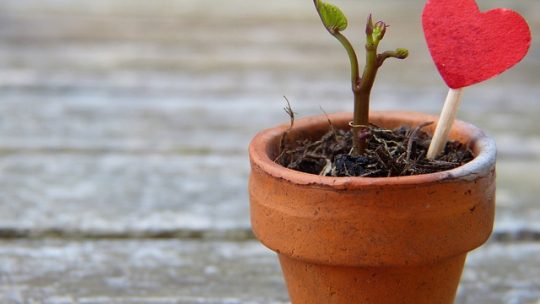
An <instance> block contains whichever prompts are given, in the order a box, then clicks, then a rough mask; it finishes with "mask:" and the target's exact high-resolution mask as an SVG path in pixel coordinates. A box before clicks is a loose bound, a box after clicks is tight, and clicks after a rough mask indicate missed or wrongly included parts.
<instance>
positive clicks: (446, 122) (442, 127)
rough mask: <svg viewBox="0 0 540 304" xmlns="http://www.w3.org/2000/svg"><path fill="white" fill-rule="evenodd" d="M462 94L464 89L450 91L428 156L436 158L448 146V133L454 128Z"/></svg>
mask: <svg viewBox="0 0 540 304" xmlns="http://www.w3.org/2000/svg"><path fill="white" fill-rule="evenodd" d="M461 96H463V89H462V88H460V89H450V91H448V96H447V97H446V101H445V102H444V107H443V110H442V112H441V116H440V118H439V122H438V123H437V128H436V129H435V134H434V135H433V139H432V140H431V144H430V146H429V150H428V154H427V158H428V159H435V158H436V157H437V156H438V155H439V154H441V152H442V151H443V149H444V147H445V146H446V141H447V140H448V133H450V129H451V128H452V124H453V123H454V120H455V119H456V115H457V111H458V108H459V105H460V103H461Z"/></svg>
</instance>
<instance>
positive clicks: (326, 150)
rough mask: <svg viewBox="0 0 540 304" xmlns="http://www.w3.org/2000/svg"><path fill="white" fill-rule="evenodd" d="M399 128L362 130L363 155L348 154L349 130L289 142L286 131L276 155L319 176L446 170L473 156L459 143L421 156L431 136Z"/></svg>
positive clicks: (280, 160)
mask: <svg viewBox="0 0 540 304" xmlns="http://www.w3.org/2000/svg"><path fill="white" fill-rule="evenodd" d="M429 124H430V123H426V124H423V125H421V126H419V127H417V128H414V129H411V128H409V127H400V128H398V129H395V130H387V129H382V128H380V127H378V126H375V125H372V126H370V128H369V132H367V133H366V136H367V140H368V145H367V149H366V152H365V154H364V155H362V156H352V155H351V151H352V132H350V131H344V130H338V129H334V127H333V126H332V125H330V128H329V129H330V131H328V133H326V134H325V135H324V136H322V137H321V138H320V139H319V140H316V141H310V140H303V141H298V142H292V143H289V142H288V141H287V134H288V132H286V133H285V134H284V136H283V138H282V141H281V148H280V152H279V155H278V157H277V158H276V159H275V161H276V162H277V163H279V164H280V165H282V166H284V167H287V168H290V169H293V170H297V171H301V172H306V173H311V174H318V175H323V176H336V177H338V176H362V177H390V176H410V175H418V174H427V173H434V172H440V171H445V170H450V169H453V168H456V167H459V166H461V165H463V164H465V163H467V162H469V161H470V160H472V159H473V157H474V156H473V154H472V152H471V151H470V149H469V148H468V147H467V146H465V145H463V144H462V143H459V142H448V143H447V144H446V147H445V150H444V153H442V154H441V155H440V156H439V157H438V158H437V159H436V160H428V159H427V158H426V157H425V156H426V154H427V150H428V148H429V144H430V142H431V137H430V135H428V134H427V133H426V132H424V131H422V129H423V128H424V127H426V126H428V125H429Z"/></svg>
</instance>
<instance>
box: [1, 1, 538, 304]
mask: <svg viewBox="0 0 540 304" xmlns="http://www.w3.org/2000/svg"><path fill="white" fill-rule="evenodd" d="M479 2H480V4H481V6H482V8H484V9H487V8H490V7H495V6H507V7H512V8H514V9H516V10H519V11H520V12H521V13H523V14H524V15H525V16H526V17H527V18H528V19H529V21H530V23H531V27H532V30H533V33H534V35H535V37H534V38H535V39H536V41H538V38H540V37H539V36H538V33H540V25H539V21H540V17H539V16H540V2H538V1H536V0H522V1H510V0H507V1H502V0H501V1H487V0H484V1H479ZM337 3H338V4H340V5H341V6H342V7H343V9H344V10H345V11H346V12H347V14H348V15H349V18H350V20H351V29H350V31H349V32H348V35H349V36H351V37H354V40H356V41H358V42H359V41H361V39H362V38H361V37H362V28H363V22H364V20H365V17H366V15H367V14H368V13H369V12H373V13H374V14H375V17H376V18H383V19H384V20H386V21H387V22H388V23H390V24H391V25H392V26H391V28H390V29H389V32H388V34H387V38H386V39H385V42H384V46H385V47H388V48H395V47H407V48H409V49H410V51H411V57H410V58H409V59H408V60H406V61H404V62H388V63H387V64H386V65H385V67H384V68H383V71H382V72H381V74H380V76H379V81H378V83H377V84H376V88H375V92H374V98H373V99H374V101H373V108H374V109H376V110H386V109H405V110H411V111H424V112H431V113H437V112H438V111H439V109H440V107H441V103H442V100H443V98H444V96H445V93H446V92H445V91H446V90H445V88H444V85H443V83H442V81H441V80H440V77H439V76H438V74H437V72H436V71H435V69H434V66H433V64H432V63H431V61H430V57H429V55H428V52H427V49H426V47H425V43H424V42H423V37H422V31H421V26H420V20H419V16H420V12H421V7H422V4H423V1H415V2H412V1H403V0H387V1H367V0H366V1H338V2H337ZM536 41H535V42H534V44H533V47H532V49H531V52H530V55H529V56H528V57H527V59H526V60H525V61H524V62H523V63H522V64H521V65H519V66H518V67H516V68H515V69H513V70H512V71H510V72H508V73H506V74H504V75H503V76H501V77H499V78H497V79H494V80H490V81H488V82H486V83H484V84H481V85H478V86H476V87H474V88H470V89H467V91H466V93H465V99H464V104H463V107H462V110H461V113H460V115H459V116H460V118H461V119H464V120H468V121H472V122H474V123H475V124H477V125H479V126H480V127H482V128H484V129H485V130H486V131H487V132H488V133H490V134H491V135H493V136H494V137H495V138H496V140H497V142H498V145H499V152H500V153H499V162H498V164H499V165H498V170H499V179H498V198H497V204H498V209H497V212H498V213H497V220H496V227H495V231H494V234H493V237H492V239H491V240H490V242H489V243H488V244H487V245H486V246H484V247H482V248H481V249H479V250H477V251H475V252H473V253H472V254H471V255H470V258H469V260H468V263H467V268H466V270H465V273H464V276H463V281H462V284H461V287H460V290H459V298H458V301H457V303H467V304H473V303H474V304H478V303H480V304H483V303H486V304H487V303H512V304H514V303H515V304H518V303H523V304H538V303H540V222H539V219H540V208H539V205H540V203H539V202H538V197H540V182H539V172H540V137H539V135H538V134H539V130H540V121H539V120H538V117H540V103H539V102H538V96H540V88H539V86H538V83H539V80H540V73H539V72H540V48H538V44H537V43H536ZM358 42H357V43H358ZM357 46H359V44H357ZM347 65H348V61H347V58H346V56H345V53H344V51H343V50H342V49H341V46H339V44H338V43H337V42H336V41H334V39H333V38H332V37H330V36H329V35H328V34H327V33H325V31H324V29H323V28H322V26H321V25H320V23H319V20H318V19H317V16H316V14H315V12H314V10H313V7H312V3H311V1H307V0H306V1H287V0H274V1H258V2H257V3H254V2H253V1H248V0H230V1H212V0H176V1H173V0H161V1H146V0H114V1H112V0H93V1H82V0H81V1H73V0H5V1H1V2H0V239H1V240H0V303H54V304H60V303H205V304H209V303H220V304H224V303H286V302H287V301H288V299H287V294H286V290H285V288H284V283H283V281H282V278H281V274H280V270H279V266H278V264H277V260H276V258H275V257H274V255H273V254H272V253H271V252H270V251H269V250H267V249H265V248H264V247H262V246H261V245H259V244H258V243H257V242H256V241H255V240H253V238H252V236H251V233H250V229H249V219H248V198H247V189H246V188H247V178H248V172H249V170H248V159H247V153H246V150H247V144H248V142H249V140H250V138H251V137H252V136H253V135H254V134H255V133H256V131H257V130H260V129H262V128H265V127H269V126H272V125H275V124H277V123H280V122H284V121H286V120H287V117H286V115H285V114H284V113H283V111H282V106H283V99H282V95H286V96H287V97H288V98H289V99H290V100H291V102H292V104H293V107H294V109H295V111H296V112H298V113H299V115H300V116H305V115H309V114H316V113H320V111H321V110H320V108H319V107H322V108H323V109H324V110H325V111H327V112H334V111H348V110H350V109H351V108H352V102H351V94H350V92H349V84H348V79H347V78H348V73H349V72H348V66H347Z"/></svg>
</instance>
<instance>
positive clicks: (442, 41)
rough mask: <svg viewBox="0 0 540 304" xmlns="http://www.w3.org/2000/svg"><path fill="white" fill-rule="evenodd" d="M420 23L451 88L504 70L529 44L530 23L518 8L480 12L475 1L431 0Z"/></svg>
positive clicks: (474, 81)
mask: <svg viewBox="0 0 540 304" xmlns="http://www.w3.org/2000/svg"><path fill="white" fill-rule="evenodd" d="M422 23H423V26H424V33H425V36H426V40H427V43H428V47H429V50H430V52H431V55H432V56H433V60H434V61H435V64H436V65H437V68H438V69H439V72H440V73H441V75H442V77H443V79H444V80H445V82H446V83H447V84H448V86H449V87H451V88H453V89H457V88H463V87H466V86H469V85H472V84H475V83H478V82H481V81H484V80H487V79H489V78H491V77H493V76H496V75H498V74H500V73H502V72H504V71H506V70H507V69H509V68H511V67H512V66H514V65H515V64H517V63H518V62H519V61H521V59H523V57H525V55H526V54H527V51H528V50H529V47H530V45H531V31H530V29H529V26H528V25H527V22H526V21H525V19H523V17H521V16H520V15H519V14H518V13H516V12H514V11H511V10H508V9H502V8H499V9H494V10H490V11H488V12H485V13H482V12H480V9H479V8H478V5H477V4H476V2H475V1H474V0H428V1H427V3H426V6H425V8H424V13H423V16H422Z"/></svg>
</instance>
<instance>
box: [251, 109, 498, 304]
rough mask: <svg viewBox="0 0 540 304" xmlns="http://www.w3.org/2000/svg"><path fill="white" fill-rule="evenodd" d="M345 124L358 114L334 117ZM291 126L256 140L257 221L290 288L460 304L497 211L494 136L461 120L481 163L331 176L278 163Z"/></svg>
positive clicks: (302, 296)
mask: <svg viewBox="0 0 540 304" xmlns="http://www.w3.org/2000/svg"><path fill="white" fill-rule="evenodd" d="M330 119H331V120H332V122H333V124H334V125H335V126H338V127H341V128H345V127H346V125H347V123H348V122H349V121H350V120H351V114H347V113H341V114H334V115H331V116H330ZM435 119H436V118H435V117H433V116H429V115H424V114H418V113H402V112H381V113H372V115H371V121H372V122H373V123H375V124H378V125H381V126H384V127H387V128H394V127H398V126H400V125H411V126H416V125H418V124H420V123H423V122H426V121H435ZM286 129H287V126H286V125H284V126H281V127H277V128H273V129H268V130H265V131H263V132H261V133H259V134H258V135H257V136H256V137H255V138H254V139H253V141H252V142H251V145H250V148H249V154H250V159H251V176H250V182H249V191H250V201H251V223H252V227H253V231H254V233H255V235H256V236H257V238H258V239H259V240H260V241H261V242H262V243H263V244H264V245H266V246H267V247H269V248H270V249H272V250H274V251H275V252H277V253H278V255H279V260H280V262H281V267H282V270H283V273H284V275H285V280H286V282H287V287H288V290H289V295H290V298H291V301H292V303H293V304H300V303H309V304H316V303H324V304H328V303H344V304H356V303H376V304H384V303H392V304H395V303H411V304H422V303H426V304H428V303H429V304H435V303H445V304H448V303H453V301H454V298H455V294H456V290H457V287H458V284H459V280H460V276H461V272H462V269H463V266H464V263H465V258H466V255H467V253H468V252H469V251H471V250H473V249H475V248H477V247H479V246H480V245H481V244H483V243H484V242H485V241H486V240H487V239H488V237H489V235H490V233H491V231H492V227H493V220H494V209H495V158H496V148H495V144H494V142H493V140H492V139H490V138H489V137H487V136H486V135H484V133H483V132H482V131H481V130H479V129H478V128H476V127H474V126H472V125H469V124H466V123H463V122H457V123H456V124H455V125H454V127H453V130H452V132H451V134H450V137H451V139H453V140H459V141H461V142H467V143H470V145H471V147H472V150H473V152H474V154H475V158H474V160H473V161H471V162H469V163H468V164H466V165H464V166H461V167H459V168H456V169H453V170H450V171H445V172H440V173H434V174H426V175H419V176H411V177H392V178H346V177H341V178H333V177H321V176H317V175H311V174H306V173H301V172H296V171H293V170H289V169H286V168H284V167H282V166H280V165H277V164H276V163H274V162H273V158H274V157H275V156H276V153H278V146H279V141H280V138H281V134H282V133H283V132H284V131H285V130H286ZM327 130H328V122H327V118H326V117H325V116H318V117H311V118H307V119H303V120H300V121H297V123H296V124H295V128H294V131H293V132H292V133H291V135H290V136H291V137H292V138H305V137H314V136H317V135H321V134H322V133H324V132H326V131H327Z"/></svg>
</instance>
